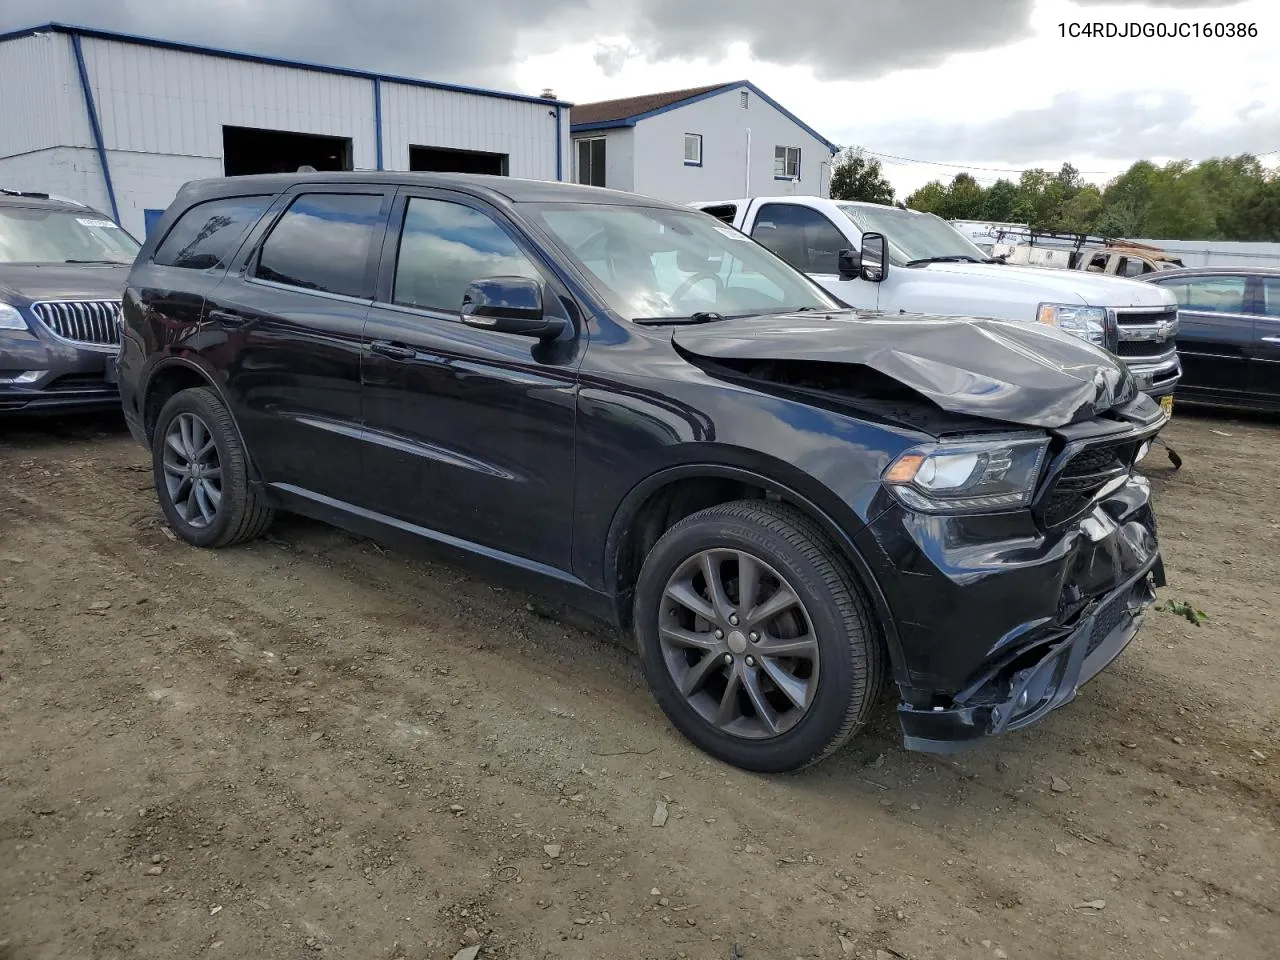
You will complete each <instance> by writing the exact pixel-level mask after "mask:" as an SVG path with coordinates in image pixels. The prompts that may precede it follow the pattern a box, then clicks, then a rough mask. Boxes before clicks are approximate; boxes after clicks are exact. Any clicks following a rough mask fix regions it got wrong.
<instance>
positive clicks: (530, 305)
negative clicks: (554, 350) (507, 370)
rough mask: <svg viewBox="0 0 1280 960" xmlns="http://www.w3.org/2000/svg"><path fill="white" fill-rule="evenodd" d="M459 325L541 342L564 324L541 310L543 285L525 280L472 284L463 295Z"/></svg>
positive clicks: (502, 279) (496, 279)
mask: <svg viewBox="0 0 1280 960" xmlns="http://www.w3.org/2000/svg"><path fill="white" fill-rule="evenodd" d="M462 322H463V323H465V324H466V325H467V326H469V327H477V328H479V329H482V330H496V331H497V332H498V333H514V334H517V335H519V336H522V337H537V338H538V339H540V340H546V339H551V338H553V337H557V336H559V335H560V333H561V332H562V331H563V330H564V326H565V321H564V320H563V319H562V318H560V317H554V316H547V314H546V313H545V311H544V310H543V308H542V284H541V283H539V282H538V281H537V280H531V279H529V278H528V277H485V278H484V279H483V280H474V281H472V282H471V284H470V285H469V286H468V287H467V289H466V292H465V293H463V295H462Z"/></svg>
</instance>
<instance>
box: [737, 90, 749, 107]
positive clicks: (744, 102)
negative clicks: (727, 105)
mask: <svg viewBox="0 0 1280 960" xmlns="http://www.w3.org/2000/svg"><path fill="white" fill-rule="evenodd" d="M738 96H739V97H740V98H741V100H742V109H743V110H745V109H747V107H749V106H750V105H751V94H750V93H749V92H748V91H746V90H743V91H742V92H741V93H740V94H738Z"/></svg>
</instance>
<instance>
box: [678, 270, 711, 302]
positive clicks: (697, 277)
mask: <svg viewBox="0 0 1280 960" xmlns="http://www.w3.org/2000/svg"><path fill="white" fill-rule="evenodd" d="M703 280H713V281H715V285H716V299H717V300H719V299H720V294H722V293H724V281H723V280H721V279H720V275H719V274H716V273H712V272H711V271H710V270H703V271H701V272H700V273H695V274H694V275H693V276H691V277H690V278H689V279H688V280H686V281H684V283H682V284H680V286H678V287H676V288H675V290H674V291H672V293H671V298H670V299H671V300H673V301H675V300H683V299H684V295H685V294H686V293H688V292H689V291H690V290H692V289H693V287H694V285H695V284H698V283H701V282H702V281H703Z"/></svg>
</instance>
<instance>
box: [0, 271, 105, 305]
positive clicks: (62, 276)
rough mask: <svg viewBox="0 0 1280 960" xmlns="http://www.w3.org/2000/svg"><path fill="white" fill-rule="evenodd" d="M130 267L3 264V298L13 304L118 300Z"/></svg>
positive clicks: (0, 283)
mask: <svg viewBox="0 0 1280 960" xmlns="http://www.w3.org/2000/svg"><path fill="white" fill-rule="evenodd" d="M129 269H130V265H129V264H118V265H111V264H102V263H65V264H63V263H56V264H55V263H49V264H43V263H0V297H4V299H5V300H6V301H10V302H12V301H14V300H19V299H21V300H30V301H35V300H119V299H121V298H122V297H123V296H124V287H125V282H126V281H127V280H128V279H129Z"/></svg>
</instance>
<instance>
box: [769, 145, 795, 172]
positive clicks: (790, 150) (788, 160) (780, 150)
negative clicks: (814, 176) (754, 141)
mask: <svg viewBox="0 0 1280 960" xmlns="http://www.w3.org/2000/svg"><path fill="white" fill-rule="evenodd" d="M773 175H774V176H775V177H783V178H785V179H788V180H799V179H800V148H799V147H774V148H773Z"/></svg>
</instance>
